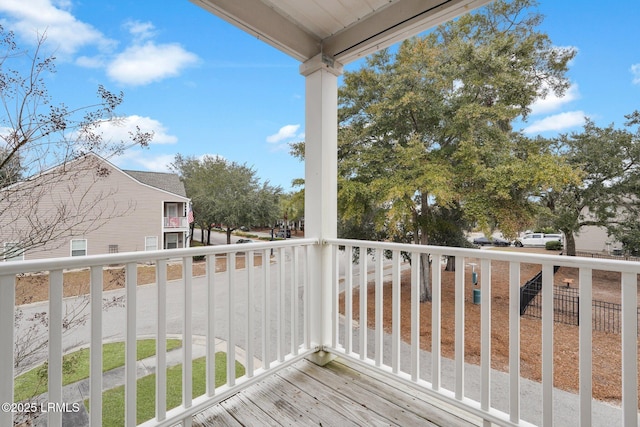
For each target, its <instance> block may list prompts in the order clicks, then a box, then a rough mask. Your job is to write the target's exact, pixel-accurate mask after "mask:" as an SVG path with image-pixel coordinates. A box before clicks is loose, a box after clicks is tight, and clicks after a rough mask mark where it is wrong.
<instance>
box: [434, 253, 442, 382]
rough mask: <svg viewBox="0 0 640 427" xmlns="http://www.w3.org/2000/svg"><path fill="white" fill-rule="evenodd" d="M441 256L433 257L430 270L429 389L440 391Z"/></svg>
mask: <svg viewBox="0 0 640 427" xmlns="http://www.w3.org/2000/svg"><path fill="white" fill-rule="evenodd" d="M441 262H442V256H441V255H435V256H434V262H433V266H434V267H433V268H432V269H431V387H432V388H433V390H439V389H440V379H441V375H440V373H441V371H442V369H441V368H442V359H441V353H442V348H441V346H442V344H441V342H442V341H441V334H442V328H441V327H440V323H441V315H440V313H441V310H442V269H441V267H442V264H441Z"/></svg>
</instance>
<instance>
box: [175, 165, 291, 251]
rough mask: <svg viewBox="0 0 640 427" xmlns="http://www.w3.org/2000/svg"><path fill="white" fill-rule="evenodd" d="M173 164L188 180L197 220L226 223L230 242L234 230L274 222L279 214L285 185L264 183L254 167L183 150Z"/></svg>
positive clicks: (188, 189) (208, 222)
mask: <svg viewBox="0 0 640 427" xmlns="http://www.w3.org/2000/svg"><path fill="white" fill-rule="evenodd" d="M171 167H172V169H173V170H175V171H176V172H177V173H178V174H179V175H180V177H181V179H182V180H183V182H184V184H185V189H186V191H187V195H188V196H189V198H191V200H192V201H193V207H194V208H193V209H194V215H195V218H196V220H197V221H198V222H199V223H200V224H202V225H203V226H206V227H211V224H213V223H215V224H222V225H223V226H224V227H225V231H226V234H227V243H228V244H229V243H231V233H232V232H233V231H234V230H236V229H238V228H240V227H241V226H251V225H253V224H262V223H270V222H272V221H274V220H275V219H276V218H277V217H278V203H279V202H278V200H279V196H280V194H281V192H282V190H281V188H280V187H274V186H272V185H270V184H269V183H268V182H265V183H263V184H260V183H259V180H258V177H257V176H256V171H255V170H254V169H253V168H250V167H248V166H246V165H241V164H238V163H235V162H228V161H226V160H224V159H222V158H220V157H211V156H204V157H203V158H202V159H197V158H195V157H184V156H182V155H180V154H178V155H176V158H175V161H174V162H173V164H172V165H171ZM200 218H203V219H200Z"/></svg>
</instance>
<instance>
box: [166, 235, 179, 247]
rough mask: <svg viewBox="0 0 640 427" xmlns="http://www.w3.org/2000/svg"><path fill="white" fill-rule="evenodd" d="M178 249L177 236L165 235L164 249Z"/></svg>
mask: <svg viewBox="0 0 640 427" xmlns="http://www.w3.org/2000/svg"><path fill="white" fill-rule="evenodd" d="M177 247H178V235H177V234H176V233H171V234H167V235H166V246H165V249H176V248H177Z"/></svg>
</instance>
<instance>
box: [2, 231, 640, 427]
mask: <svg viewBox="0 0 640 427" xmlns="http://www.w3.org/2000/svg"><path fill="white" fill-rule="evenodd" d="M324 245H329V246H330V247H331V248H332V250H333V251H332V254H333V255H332V256H331V259H332V261H331V263H330V264H326V263H319V262H317V260H316V259H314V257H320V256H322V253H325V254H326V253H327V251H319V250H316V249H317V248H318V244H317V242H316V241H314V240H311V239H304V240H303V239H294V240H288V241H282V242H268V243H251V244H241V245H229V246H216V247H206V248H189V249H177V250H172V251H170V253H168V252H166V251H154V252H136V253H127V254H124V253H123V254H113V255H101V256H92V257H77V258H65V259H56V260H43V261H24V262H19V261H17V262H7V263H2V264H0V342H2V343H3V345H2V346H0V360H1V361H2V363H0V402H13V397H14V395H13V388H14V376H15V375H16V374H17V371H16V369H14V363H13V362H14V347H13V345H8V343H13V342H14V340H16V339H20V337H21V336H22V334H23V333H24V330H25V329H24V328H25V327H26V326H25V325H23V324H22V323H21V322H23V321H24V319H25V318H26V317H28V316H21V318H20V319H22V320H20V319H16V317H15V315H16V312H17V310H30V309H32V308H33V307H34V304H30V305H27V306H20V307H16V283H17V282H18V281H19V280H21V279H22V277H23V276H25V275H28V274H39V275H45V276H46V277H47V278H48V283H49V300H48V301H47V302H45V303H42V304H41V305H37V304H36V305H35V306H37V307H36V309H37V310H39V311H41V312H44V313H45V315H46V316H47V319H48V325H49V327H48V330H47V331H44V332H43V334H42V335H41V336H39V337H37V339H39V340H45V341H47V342H48V345H47V346H46V350H44V351H43V352H42V353H40V354H36V355H35V357H34V361H33V364H34V365H35V364H37V363H38V362H43V361H48V369H49V375H48V390H49V393H48V396H47V398H46V399H47V402H49V403H54V404H55V403H59V404H68V403H69V402H64V401H63V400H62V399H63V393H62V390H63V386H62V355H63V352H66V351H67V350H68V349H69V348H71V347H76V346H82V345H85V344H86V345H88V346H89V347H90V349H91V352H90V353H91V356H90V363H91V368H90V378H89V383H90V394H89V400H90V408H91V410H90V414H89V416H90V421H91V425H100V423H101V420H102V413H103V407H102V389H103V374H102V353H101V351H97V350H98V349H101V346H102V343H103V341H105V340H107V339H108V340H123V341H124V342H125V345H126V350H125V353H126V358H125V360H126V363H125V372H126V377H125V384H124V385H125V394H126V396H125V417H126V422H127V425H135V424H136V405H137V403H136V397H135V396H136V362H135V361H136V350H135V349H136V345H135V343H136V340H137V339H138V338H139V337H140V336H149V335H151V336H154V337H156V338H157V344H156V345H157V348H156V354H157V356H156V365H157V369H156V372H157V374H158V375H157V377H156V396H158V398H157V399H156V402H155V414H156V415H155V418H154V419H152V420H149V421H147V422H145V423H144V425H145V426H168V425H174V424H176V423H180V422H183V423H184V424H186V425H189V420H190V417H191V416H193V415H194V414H196V413H198V412H200V411H201V410H203V409H205V408H206V407H208V406H210V405H212V404H214V403H216V402H219V401H222V400H223V399H225V398H226V397H229V396H230V395H232V394H234V393H237V392H238V391H239V390H241V389H243V388H245V387H247V386H249V385H251V384H254V383H256V382H258V381H260V380H261V379H263V378H264V377H265V376H267V375H271V374H272V373H273V372H275V371H277V370H279V369H282V368H283V367H285V366H289V364H291V363H293V362H295V361H297V360H299V359H300V358H302V357H306V356H308V355H309V354H311V353H313V352H315V351H317V350H319V349H323V350H325V351H328V352H330V353H335V354H339V355H342V356H343V357H348V358H351V359H353V360H356V361H358V362H360V363H364V364H366V365H368V366H370V367H371V368H372V369H375V370H377V371H378V372H380V373H382V374H384V375H390V376H393V377H397V378H400V379H402V380H403V381H405V382H406V383H407V384H409V385H410V386H412V387H420V388H421V389H423V390H426V391H427V392H429V393H430V394H432V395H433V396H434V397H435V398H438V399H441V400H443V401H445V402H448V403H450V404H452V405H453V406H456V407H459V408H462V409H463V410H466V411H469V412H471V413H473V414H476V415H479V416H480V417H481V418H483V419H485V420H487V422H494V423H497V424H499V425H530V424H543V425H551V424H552V421H553V419H554V393H556V391H555V389H554V384H553V378H554V345H556V343H555V341H554V319H553V316H554V313H553V267H554V266H564V267H570V268H576V269H578V271H579V273H578V277H579V292H580V303H579V304H580V314H579V316H580V319H579V320H580V326H579V329H578V332H577V333H578V334H579V338H580V339H579V351H578V354H579V362H577V363H579V374H578V375H579V390H578V394H579V398H578V399H579V405H580V406H579V411H578V412H577V413H579V417H580V425H591V424H592V422H591V421H592V418H591V416H592V415H591V414H592V404H593V400H592V397H593V393H592V370H593V362H592V355H593V352H594V349H593V345H592V339H593V333H592V328H591V326H592V317H591V301H592V299H593V298H592V295H593V291H592V276H593V272H594V271H596V270H605V271H609V272H613V274H614V276H619V283H620V290H621V304H622V333H621V339H620V348H619V350H620V353H621V370H622V373H621V378H622V380H621V382H622V384H621V401H620V403H621V405H622V411H621V412H622V415H621V417H622V419H621V420H620V424H621V425H637V422H638V418H637V417H638V340H637V334H638V323H637V320H638V319H637V307H638V296H637V277H638V274H640V264H639V263H633V262H625V261H608V260H594V259H582V258H574V257H556V256H546V255H535V254H522V253H514V252H502V251H487V250H473V249H460V248H447V247H429V246H417V245H394V244H387V243H376V242H362V241H352V240H338V239H336V240H331V241H328V242H324V243H323V246H324ZM325 247H326V246H325ZM356 248H357V249H358V250H357V251H356V250H355V249H356ZM423 253H424V254H429V255H430V257H431V259H432V265H433V266H441V263H440V262H439V261H441V260H442V259H443V257H445V256H448V257H451V256H455V267H456V271H455V273H445V272H443V271H442V269H441V268H432V269H431V275H432V276H431V279H432V291H433V299H432V301H431V302H430V303H427V304H420V303H419V301H418V298H419V293H418V291H419V283H420V271H419V268H418V263H416V262H413V263H410V264H409V263H407V262H406V259H407V257H410V258H412V259H414V260H415V259H417V258H418V256H419V254H423ZM403 254H404V256H403ZM385 255H390V257H387V256H385ZM169 256H170V257H171V259H169V258H168V257H169ZM195 256H199V257H198V258H196V259H199V258H204V261H196V262H194V261H193V259H194V257H195ZM500 262H502V264H505V263H506V264H508V269H507V270H508V280H507V282H508V288H509V289H508V300H509V302H508V310H507V313H506V314H505V316H506V324H508V330H505V331H500V332H502V333H503V334H504V335H505V336H508V347H509V358H508V369H507V372H508V373H507V374H506V375H507V377H508V380H507V383H508V390H509V392H508V396H509V402H508V405H507V406H506V407H503V406H499V407H498V406H496V405H495V403H496V401H495V400H494V399H492V394H491V390H493V387H494V385H495V382H496V380H497V379H496V375H494V373H493V371H492V348H491V345H492V338H491V337H492V323H496V322H498V321H499V319H498V316H500V315H501V314H500V312H499V311H498V310H497V307H498V301H493V299H492V275H493V274H494V272H497V271H498V270H496V267H495V265H496V263H500ZM471 264H476V267H475V268H476V269H477V271H478V273H479V274H478V278H479V282H480V289H481V291H482V292H481V301H480V306H479V307H478V306H477V305H474V304H472V303H471V302H470V289H471V288H470V287H469V286H470V280H471V278H470V276H471V271H470V268H469V267H468V266H469V265H471ZM526 264H537V265H539V266H540V268H541V269H542V273H543V275H542V320H541V346H542V351H541V359H542V360H541V390H542V393H541V400H542V404H541V408H542V409H541V414H540V419H539V420H535V421H523V419H522V418H523V417H522V413H521V406H522V405H523V402H522V401H521V395H522V390H521V382H522V378H521V371H520V366H521V360H520V357H521V347H520V343H521V337H520V330H521V329H520V328H521V320H520V284H521V282H524V281H525V280H526V278H525V277H522V278H521V277H520V276H521V274H520V269H521V267H522V266H524V265H526ZM114 265H116V266H117V265H121V266H123V269H124V277H125V283H124V289H122V290H116V291H103V285H104V284H105V283H104V278H103V277H107V276H103V275H105V271H106V270H112V269H114V268H115V267H114ZM143 265H144V266H149V265H151V266H153V267H154V268H155V269H156V271H155V279H154V280H153V282H154V283H153V284H150V285H145V286H142V285H141V284H139V283H138V280H139V279H138V277H139V276H138V270H139V269H140V268H142V267H141V266H143ZM310 265H316V266H318V265H332V267H333V269H332V271H331V272H324V273H325V274H323V276H326V275H327V274H330V277H332V280H329V281H323V280H317V279H318V278H317V277H312V276H313V275H314V274H313V273H312V271H314V270H313V269H311V268H310V267H309V266H310ZM71 269H73V270H77V269H89V270H90V273H89V276H90V284H89V286H90V292H89V295H88V299H89V300H88V301H89V303H88V310H89V311H88V316H89V321H88V322H87V324H86V325H85V326H78V328H77V329H76V330H74V331H72V332H71V333H69V331H67V330H66V329H65V326H64V324H63V323H64V317H65V310H67V309H68V304H69V303H70V302H71V301H72V300H73V299H69V298H63V293H62V289H63V286H62V285H63V282H64V278H65V271H67V270H71ZM176 269H178V271H179V273H178V275H177V276H176V278H174V276H172V275H174V274H176ZM200 270H202V273H198V271H200ZM205 270H206V271H205ZM192 273H193V274H192ZM447 274H453V281H452V283H451V285H450V286H452V287H453V288H454V292H453V295H454V297H453V298H454V301H453V305H452V307H454V308H453V311H454V315H453V316H452V318H453V323H454V324H455V325H454V334H453V336H452V337H449V336H444V335H443V334H442V331H443V330H444V324H443V319H444V318H445V317H447V318H449V313H447V312H445V310H444V307H447V306H448V305H445V304H444V303H445V302H446V298H445V297H444V296H443V295H444V294H445V292H444V291H447V289H444V288H443V286H449V285H443V283H448V282H446V281H443V277H448V276H445V275H447ZM403 277H404V278H405V279H406V278H407V277H408V278H409V279H408V281H409V282H410V286H408V285H406V284H404V285H403V283H402V278H403ZM365 278H366V280H365ZM521 279H523V280H521ZM323 283H324V285H323ZM327 284H330V285H331V287H332V289H330V292H331V293H332V297H331V301H332V303H331V307H328V308H327V307H324V308H323V309H322V310H320V311H319V312H320V313H322V314H321V315H322V316H328V317H330V319H326V318H323V319H320V323H322V324H324V325H331V334H330V335H329V336H330V337H331V342H327V343H324V344H323V345H318V344H316V343H314V340H315V338H317V337H313V336H311V334H312V331H313V328H312V323H313V322H317V321H318V319H317V318H314V319H312V314H313V313H318V311H316V308H317V307H316V306H317V305H318V304H320V302H319V301H311V297H310V295H312V294H314V292H312V289H311V286H326V285H327ZM367 287H369V288H370V289H371V291H372V295H373V296H372V298H374V304H373V307H374V309H373V311H368V310H367V307H368V302H370V301H368V300H367V297H366V295H367V292H362V293H360V290H362V289H365V288H367ZM403 287H404V288H407V289H408V290H409V292H410V295H411V296H410V303H409V305H408V306H407V305H406V304H405V303H402V302H401V301H402V298H401V295H402V292H404V291H403ZM386 288H388V290H390V293H388V294H387V293H385V289H386ZM446 294H447V295H448V294H450V292H446ZM112 296H120V297H122V298H123V302H124V303H123V306H122V307H115V308H114V307H112V308H109V309H104V307H103V300H104V299H105V298H106V297H112ZM470 308H474V310H475V313H476V314H474V315H477V318H475V317H474V318H472V317H471V316H472V314H470V313H471V312H470V310H469V309H470ZM427 309H428V310H430V312H431V313H430V320H431V322H430V324H431V325H432V326H429V327H426V326H425V325H423V324H422V321H424V318H423V319H422V321H421V316H420V311H421V310H427ZM405 312H409V313H410V316H409V319H410V321H409V322H408V325H406V324H402V323H401V319H403V318H405V317H404V316H403V313H405ZM385 316H387V317H386V318H385ZM465 322H478V323H479V324H480V335H481V336H480V337H479V338H478V337H469V336H466V334H465ZM365 325H369V327H368V328H367V327H365ZM407 331H408V332H407ZM495 333H496V331H493V334H494V335H495ZM173 335H177V336H180V337H181V338H182V340H183V344H182V358H181V360H182V362H183V363H182V378H183V386H182V404H181V405H180V406H178V407H176V408H173V409H169V408H167V402H166V399H165V397H164V396H166V391H167V385H166V381H167V378H166V374H165V373H164V372H165V369H164V368H166V366H167V360H166V343H165V339H166V338H167V337H168V336H173ZM323 336H327V335H323ZM403 336H404V337H405V339H404V340H403ZM194 337H204V342H205V352H204V353H205V357H206V360H207V366H212V364H213V363H215V351H216V350H215V347H216V340H222V341H223V342H224V343H226V349H227V352H228V357H227V378H226V382H225V384H224V385H222V386H218V387H216V385H215V379H214V378H213V376H211V375H209V372H211V370H210V369H207V373H208V374H207V378H206V384H207V388H206V392H205V393H204V394H203V395H201V396H193V395H192V392H191V386H192V384H191V378H192V359H193V357H194V354H193V348H194V346H193V344H194ZM424 337H428V338H424ZM472 339H479V341H480V355H479V375H478V376H479V380H478V383H479V394H478V395H477V396H476V395H474V394H473V393H471V391H470V389H471V388H472V387H471V386H470V384H469V383H467V382H465V381H466V378H468V376H467V374H468V372H466V370H467V369H468V367H467V366H468V365H466V362H467V361H468V360H467V359H468V358H469V357H470V356H469V355H468V354H467V353H466V352H465V342H466V341H471V340H472ZM425 341H428V342H425ZM445 341H453V342H454V352H453V355H452V357H451V359H452V366H453V367H452V368H451V371H452V376H453V381H452V382H449V381H445V379H444V378H443V376H444V375H445V373H446V372H445V371H447V369H449V368H448V366H449V362H448V359H449V357H450V356H448V355H447V354H445V353H446V351H445V348H444V344H443V343H444V342H445ZM425 344H428V345H426V347H428V350H429V353H426V352H425V349H424V347H425ZM425 355H428V356H427V357H428V359H425ZM236 360H240V361H242V363H243V364H244V365H245V368H246V374H245V375H244V376H242V377H240V378H236V375H235V370H234V367H235V361H236ZM10 362H11V363H10ZM445 365H446V366H445ZM15 415H16V414H13V413H11V412H10V411H9V412H7V411H2V412H0V425H2V426H5V425H7V426H10V425H11V424H12V422H13V421H14V418H15ZM45 416H46V417H47V418H48V425H50V426H59V425H62V414H61V413H60V412H49V413H47V414H46V415H45ZM614 422H615V421H614Z"/></svg>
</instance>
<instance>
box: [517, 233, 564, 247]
mask: <svg viewBox="0 0 640 427" xmlns="http://www.w3.org/2000/svg"><path fill="white" fill-rule="evenodd" d="M552 241H558V242H562V234H545V233H527V234H525V235H524V236H522V237H521V238H520V239H518V240H516V241H515V242H514V245H515V246H518V247H520V248H522V247H530V248H531V247H541V248H543V247H544V245H546V244H547V242H552Z"/></svg>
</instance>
